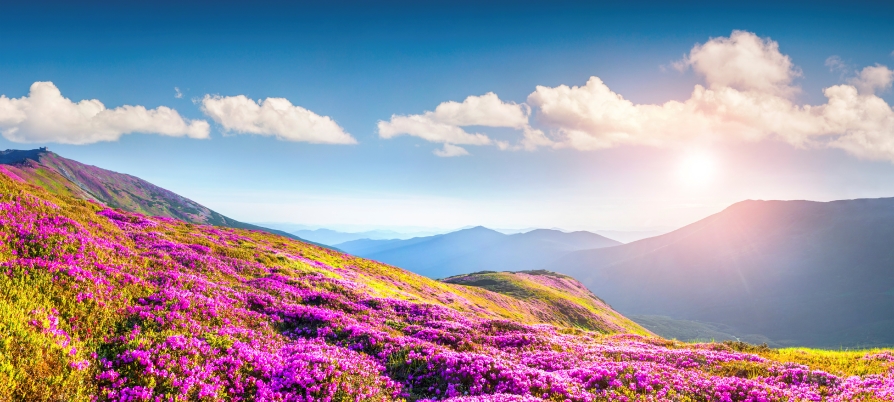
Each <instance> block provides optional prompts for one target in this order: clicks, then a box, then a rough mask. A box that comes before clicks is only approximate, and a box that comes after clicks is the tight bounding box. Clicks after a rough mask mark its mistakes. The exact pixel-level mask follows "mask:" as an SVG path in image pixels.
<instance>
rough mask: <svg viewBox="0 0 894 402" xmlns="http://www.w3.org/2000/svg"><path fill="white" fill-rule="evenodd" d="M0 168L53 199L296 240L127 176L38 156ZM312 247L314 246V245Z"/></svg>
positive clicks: (44, 154)
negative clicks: (59, 197)
mask: <svg viewBox="0 0 894 402" xmlns="http://www.w3.org/2000/svg"><path fill="white" fill-rule="evenodd" d="M37 159H38V160H34V159H26V160H24V161H22V162H16V163H13V164H7V165H0V171H2V172H4V173H6V174H7V175H8V176H11V177H17V178H19V179H21V180H23V181H25V182H28V183H31V184H36V185H38V186H41V187H43V188H44V189H46V190H47V191H49V192H50V193H53V194H57V195H66V196H73V197H76V198H81V199H85V200H92V201H97V202H100V203H102V204H105V205H108V206H110V207H112V208H118V209H123V210H125V211H129V212H136V213H140V214H143V215H149V216H164V217H168V218H174V219H178V220H182V221H184V222H189V223H195V224H199V225H214V226H225V227H232V228H239V229H249V230H261V231H264V232H268V233H274V234H277V235H280V236H285V237H289V238H292V239H296V240H303V239H300V238H298V237H297V236H295V235H292V234H290V233H286V232H283V231H280V230H275V229H270V228H265V227H260V226H257V225H252V224H250V223H245V222H240V221H237V220H235V219H232V218H229V217H226V216H224V215H221V214H219V213H217V212H215V211H213V210H211V209H209V208H207V207H205V206H203V205H201V204H199V203H197V202H195V201H192V200H190V199H188V198H186V197H183V196H180V195H178V194H176V193H174V192H171V191H169V190H166V189H164V188H161V187H158V186H156V185H154V184H152V183H149V182H147V181H145V180H142V179H140V178H138V177H134V176H131V175H127V174H122V173H117V172H113V171H110V170H106V169H102V168H98V167H96V166H91V165H85V164H83V163H80V162H77V161H73V160H71V159H66V158H63V157H61V156H59V155H57V154H55V153H53V152H41V153H39V156H38V158H37ZM314 244H316V243H314Z"/></svg>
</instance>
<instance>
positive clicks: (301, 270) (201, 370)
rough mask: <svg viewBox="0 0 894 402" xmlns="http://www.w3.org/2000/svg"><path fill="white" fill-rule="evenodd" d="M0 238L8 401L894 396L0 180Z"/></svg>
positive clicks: (802, 364) (826, 357)
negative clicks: (594, 328) (594, 327)
mask: <svg viewBox="0 0 894 402" xmlns="http://www.w3.org/2000/svg"><path fill="white" fill-rule="evenodd" d="M0 239H2V242H0V265H2V270H0V400H29V401H30V400H36V401H39V400H54V401H55V400H68V401H88V400H96V401H105V400H127V401H148V400H212V401H217V400H255V401H298V400H302V401H319V400H327V401H337V402H347V401H360V400H362V401H388V400H409V401H416V400H449V401H453V402H468V401H482V402H484V401H494V402H496V401H541V400H551V401H554V400H569V401H608V400H619V399H627V400H630V399H650V400H658V399H679V400H708V399H711V400H713V399H719V400H746V398H751V399H754V400H768V401H783V400H792V399H794V398H795V397H797V398H803V399H809V400H819V399H820V398H826V399H828V400H836V401H844V400H854V399H861V400H866V401H881V400H887V399H889V398H890V397H892V396H894V374H892V373H894V358H892V357H891V356H892V354H891V352H890V351H872V352H869V353H867V352H861V353H849V354H842V353H837V354H835V353H832V354H818V353H815V352H812V351H794V352H788V351H779V352H776V351H771V350H767V349H761V348H751V347H748V346H747V345H740V344H727V345H723V344H706V345H685V344H680V343H676V342H668V341H663V340H660V339H657V338H651V337H643V336H641V335H635V334H615V335H610V334H604V333H600V332H590V331H584V330H581V329H579V328H577V329H575V328H567V327H562V326H559V327H554V326H550V325H542V324H541V325H529V324H535V323H538V322H542V319H541V318H538V317H534V316H532V315H531V314H528V313H527V312H526V311H527V310H526V309H525V308H526V306H525V301H524V300H520V299H518V298H516V297H514V296H507V295H502V294H498V293H494V292H490V291H488V290H485V289H481V288H476V287H472V286H461V285H455V284H449V283H443V282H437V281H433V280H430V279H427V278H425V277H422V276H419V275H416V274H412V273H409V272H406V271H403V270H401V269H399V268H395V267H392V266H388V265H384V264H380V263H376V262H373V261H369V260H364V259H361V258H356V257H352V256H350V255H347V254H342V253H339V252H337V251H334V250H331V249H326V248H321V247H317V246H313V245H310V244H307V243H302V242H298V241H294V240H291V239H287V238H283V237H279V236H275V235H271V234H267V233H262V232H255V231H244V230H239V229H229V228H220V227H212V226H202V225H194V224H187V223H184V222H181V221H177V220H173V219H170V218H162V217H154V218H150V217H146V216H144V215H140V214H134V213H126V212H122V211H116V210H111V209H107V208H105V207H103V206H100V205H98V204H96V203H92V202H88V201H84V200H79V199H76V198H72V197H69V196H63V195H53V194H50V193H48V192H46V191H45V190H43V189H41V188H39V187H35V186H31V185H26V184H23V183H20V182H16V181H13V180H11V179H9V178H7V177H6V176H5V175H0ZM521 275H527V274H521ZM533 276H534V278H528V279H533V280H534V281H536V282H538V284H541V285H542V284H544V283H553V282H552V281H554V279H553V278H552V277H547V278H544V276H543V275H533ZM522 278H527V277H525V276H522ZM528 279H524V280H523V281H522V284H523V286H527V287H529V286H532V285H525V284H524V283H525V282H526V281H528ZM544 279H545V280H547V282H542V281H543V280H544ZM558 279H559V280H562V278H558ZM566 284H567V282H566ZM571 290H573V288H566V289H565V290H564V291H571ZM578 290H579V289H578ZM509 307H512V309H511V310H510V309H509ZM617 317H618V316H616V315H613V317H611V319H614V318H617ZM632 329H636V327H633V328H632ZM635 332H640V333H642V330H636V331H635ZM818 368H822V369H824V370H826V371H820V370H818ZM811 370H813V371H811ZM541 398H542V399H541ZM749 400H750V399H749Z"/></svg>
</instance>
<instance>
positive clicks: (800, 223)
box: [543, 198, 894, 347]
mask: <svg viewBox="0 0 894 402" xmlns="http://www.w3.org/2000/svg"><path fill="white" fill-rule="evenodd" d="M543 268H546V269H550V270H553V271H557V272H561V273H564V274H567V275H571V276H573V277H575V278H577V279H579V280H580V281H581V282H582V283H583V284H585V285H586V286H587V287H588V288H589V289H590V290H592V291H593V292H594V293H596V294H598V295H600V297H602V298H604V299H605V300H606V301H607V302H608V303H610V304H611V305H612V306H613V307H614V308H616V309H617V310H618V311H620V312H621V313H624V314H625V315H628V316H636V315H652V316H665V317H668V318H671V319H673V320H684V321H695V322H702V323H712V324H714V325H721V326H723V327H724V328H725V330H728V331H732V332H730V333H732V334H734V335H736V336H750V337H755V336H758V337H759V336H764V337H766V338H768V339H770V340H771V341H773V342H775V343H777V344H780V345H805V346H816V347H840V346H849V347H854V346H874V345H894V198H881V199H858V200H845V201H834V202H810V201H744V202H740V203H737V204H734V205H732V206H730V207H729V208H727V209H725V210H724V211H722V212H720V213H717V214H715V215H712V216H710V217H708V218H705V219H703V220H701V221H698V222H696V223H693V224H691V225H689V226H686V227H684V228H681V229H679V230H676V231H673V232H671V233H668V234H665V235H662V236H657V237H653V238H649V239H644V240H640V241H636V242H633V243H629V244H625V245H622V246H617V247H610V248H603V249H597V250H585V251H577V252H573V253H570V254H568V255H566V256H563V257H561V258H559V259H558V260H556V261H554V262H553V263H550V264H545V265H544V266H543ZM641 322H643V321H641ZM651 328H652V329H653V330H655V331H656V332H657V333H659V334H662V333H663V334H665V335H668V333H667V332H662V331H661V330H659V329H657V328H655V327H651Z"/></svg>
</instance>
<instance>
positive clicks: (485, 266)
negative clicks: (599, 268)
mask: <svg viewBox="0 0 894 402" xmlns="http://www.w3.org/2000/svg"><path fill="white" fill-rule="evenodd" d="M619 244H621V243H619V242H617V241H614V240H612V239H609V238H606V237H603V236H600V235H597V234H595V233H590V232H572V233H564V232H560V231H558V230H549V229H538V230H533V231H530V232H527V233H519V234H513V235H506V234H503V233H500V232H497V231H495V230H491V229H488V228H485V227H481V226H478V227H474V228H470V229H463V230H458V231H456V232H451V233H447V234H443V235H437V236H429V237H417V238H413V239H407V240H354V241H349V242H346V243H340V244H337V245H336V247H338V248H339V249H340V250H343V251H345V252H347V253H351V254H354V255H357V256H360V257H364V258H369V259H373V260H377V261H382V262H385V263H388V264H392V265H395V266H398V267H401V268H404V269H408V270H410V271H413V272H416V273H419V274H422V275H425V276H428V277H430V278H444V277H447V276H453V275H458V274H464V273H471V272H476V271H497V270H499V271H522V270H530V269H537V268H539V267H541V266H543V265H544V264H546V263H548V262H550V261H553V260H555V259H557V258H559V257H561V256H562V255H564V254H567V253H569V252H572V251H575V250H585V249H593V248H599V247H609V246H615V245H619Z"/></svg>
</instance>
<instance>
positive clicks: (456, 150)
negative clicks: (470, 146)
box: [434, 143, 469, 158]
mask: <svg viewBox="0 0 894 402" xmlns="http://www.w3.org/2000/svg"><path fill="white" fill-rule="evenodd" d="M434 154H435V155H437V156H440V157H442V158H450V157H453V156H465V155H468V154H469V151H466V149H465V148H463V147H458V146H456V145H453V144H448V143H444V147H443V148H442V149H436V150H434Z"/></svg>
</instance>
